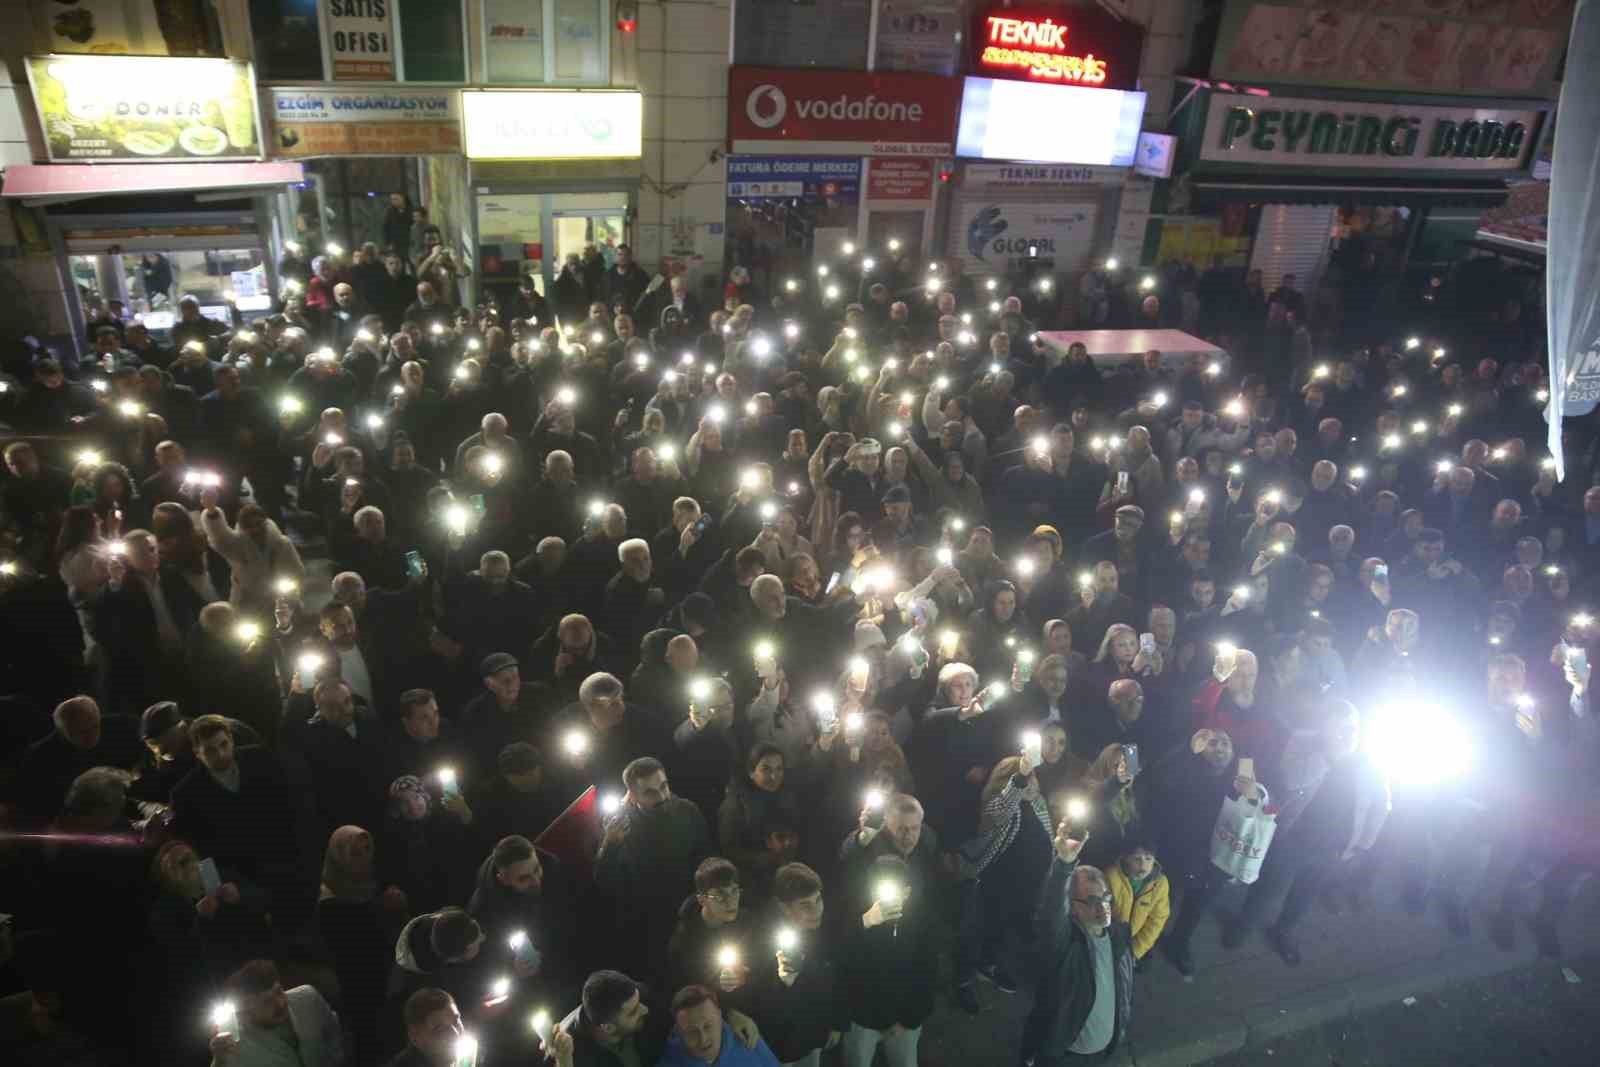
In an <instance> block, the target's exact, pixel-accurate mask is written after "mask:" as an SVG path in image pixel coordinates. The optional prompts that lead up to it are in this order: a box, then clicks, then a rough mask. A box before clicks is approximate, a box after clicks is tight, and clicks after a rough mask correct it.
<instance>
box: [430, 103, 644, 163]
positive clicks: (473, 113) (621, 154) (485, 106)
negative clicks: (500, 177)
mask: <svg viewBox="0 0 1600 1067" xmlns="http://www.w3.org/2000/svg"><path fill="white" fill-rule="evenodd" d="M461 115H462V126H463V130H464V134H465V137H464V140H465V143H466V153H467V158H469V159H638V158H639V156H640V154H641V153H642V151H643V147H644V105H643V98H642V97H641V96H640V94H639V93H637V92H634V91H631V90H620V89H502V90H492V91H469V92H463V93H462V94H461Z"/></svg>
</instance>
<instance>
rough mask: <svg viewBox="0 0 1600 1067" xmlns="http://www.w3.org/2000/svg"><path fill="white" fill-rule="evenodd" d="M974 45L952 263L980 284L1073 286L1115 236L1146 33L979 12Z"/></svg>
mask: <svg viewBox="0 0 1600 1067" xmlns="http://www.w3.org/2000/svg"><path fill="white" fill-rule="evenodd" d="M969 40H970V41H971V44H972V48H971V64H970V67H971V70H972V71H973V72H974V76H971V77H967V78H965V79H963V80H962V93H961V117H960V123H959V126H958V130H957V134H956V155H957V156H959V157H960V158H961V160H962V162H961V165H960V167H959V168H958V170H957V172H956V175H955V188H954V196H953V197H952V200H951V204H950V212H949V218H948V223H947V226H946V228H945V253H946V254H947V255H948V256H950V257H951V258H952V259H956V260H959V261H960V262H961V264H962V267H963V268H964V269H965V270H966V272H967V273H969V274H973V275H978V276H982V275H1013V276H1019V277H1022V276H1027V277H1031V276H1033V275H1036V274H1045V275H1052V276H1059V277H1061V278H1062V279H1063V280H1064V281H1065V282H1067V283H1069V284H1070V282H1071V280H1072V276H1074V275H1076V274H1078V273H1080V272H1081V271H1083V270H1084V269H1085V268H1086V267H1088V265H1089V264H1090V262H1091V261H1093V260H1094V259H1097V258H1103V257H1105V256H1106V255H1107V254H1109V252H1110V249H1111V248H1112V246H1113V243H1114V241H1115V238H1116V219H1117V207H1118V204H1119V202H1120V200H1121V197H1122V189H1123V185H1124V183H1125V182H1126V180H1127V178H1128V173H1129V168H1130V167H1132V165H1133V163H1134V159H1135V149H1136V147H1137V144H1138V140H1139V131H1140V124H1141V123H1142V121H1143V118H1144V107H1145V94H1144V93H1142V92H1139V91H1137V89H1136V88H1135V86H1136V85H1137V82H1138V70H1139V57H1140V52H1141V49H1142V46H1143V37H1142V33H1141V31H1140V30H1139V29H1138V28H1137V27H1134V26H1129V25H1128V24H1126V23H1122V22H1119V21H1118V20H1115V19H1111V18H1109V17H1108V16H1105V15H1104V14H1103V13H1101V12H1098V11H1093V10H1079V9H1072V10H1070V11H1069V10H1062V9H1055V10H1051V11H1039V12H1033V11H1028V10H1025V9H1017V8H1009V7H1008V8H995V9H991V10H987V11H980V12H978V13H977V14H976V15H975V16H974V18H973V22H972V33H971V35H970V36H969ZM980 75H981V76H980Z"/></svg>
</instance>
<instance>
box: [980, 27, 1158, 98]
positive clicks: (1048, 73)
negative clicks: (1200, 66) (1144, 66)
mask: <svg viewBox="0 0 1600 1067" xmlns="http://www.w3.org/2000/svg"><path fill="white" fill-rule="evenodd" d="M973 41H974V51H975V55H974V60H973V62H974V69H975V70H976V71H978V72H981V73H984V74H988V75H990V76H992V77H996V78H1025V79H1029V80H1032V81H1042V82H1050V83H1053V84H1056V85H1083V86H1089V87H1091V88H1098V89H1132V88H1135V87H1136V85H1137V82H1138V77H1139V53H1140V51H1141V50H1142V47H1143V43H1144V34H1143V31H1141V30H1140V29H1139V28H1138V27H1137V26H1134V25H1132V24H1130V23H1127V22H1123V21H1121V20H1118V19H1114V18H1111V17H1109V16H1108V15H1106V14H1105V13H1104V12H1100V11H1096V10H1092V9H1080V8H1069V9H1061V8H1057V9H1054V10H1048V11H1024V10H1018V9H1016V8H1010V7H1001V8H994V9H992V10H990V11H986V12H980V13H979V14H978V16H977V18H976V25H975V32H974V35H973Z"/></svg>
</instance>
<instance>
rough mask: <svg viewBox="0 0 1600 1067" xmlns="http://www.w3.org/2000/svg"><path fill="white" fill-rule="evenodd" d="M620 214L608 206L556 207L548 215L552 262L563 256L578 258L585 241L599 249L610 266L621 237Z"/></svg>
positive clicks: (585, 244)
mask: <svg viewBox="0 0 1600 1067" xmlns="http://www.w3.org/2000/svg"><path fill="white" fill-rule="evenodd" d="M622 223H623V214H622V212H621V211H612V210H610V209H605V208H602V209H599V210H595V209H588V208H576V209H567V210H561V211H556V212H555V213H554V215H553V216H552V219H551V225H552V227H553V228H554V239H555V240H554V244H555V262H556V263H562V262H565V260H566V258H567V256H569V255H574V256H578V257H579V258H582V256H583V251H584V249H585V248H587V247H588V246H589V245H594V246H595V248H597V249H599V250H600V255H601V256H603V257H604V258H605V261H606V266H607V267H610V266H611V265H612V264H613V263H615V262H616V261H617V245H619V244H624V243H625V242H624V241H623V239H622Z"/></svg>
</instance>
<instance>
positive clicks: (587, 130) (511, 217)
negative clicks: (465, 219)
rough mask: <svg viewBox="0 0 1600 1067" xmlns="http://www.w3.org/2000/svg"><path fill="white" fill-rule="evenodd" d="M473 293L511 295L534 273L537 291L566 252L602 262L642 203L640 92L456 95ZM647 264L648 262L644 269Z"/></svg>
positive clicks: (625, 238) (611, 257)
mask: <svg viewBox="0 0 1600 1067" xmlns="http://www.w3.org/2000/svg"><path fill="white" fill-rule="evenodd" d="M461 98H462V99H461V109H462V118H463V125H464V150H465V153H466V158H467V166H468V185H469V188H470V196H471V205H472V210H471V213H470V217H471V218H472V219H473V223H474V229H475V233H474V234H472V235H466V237H465V239H466V240H467V241H468V244H469V246H470V247H471V248H472V249H474V250H475V255H474V257H473V259H474V261H475V262H476V264H477V276H478V284H479V286H480V289H479V292H480V294H483V293H484V292H485V290H486V289H487V290H490V291H493V292H495V293H496V294H497V296H498V297H499V299H500V300H501V302H502V303H505V302H507V301H509V299H510V296H511V294H512V293H513V292H514V291H515V289H516V286H517V281H518V279H519V278H520V277H522V276H524V275H532V276H533V277H534V278H536V279H539V280H540V281H541V282H542V289H543V291H544V292H547V293H548V292H549V291H550V286H551V284H552V283H553V282H554V281H555V278H556V275H557V274H558V273H559V272H560V270H561V264H562V263H563V262H564V261H565V260H566V259H567V257H569V256H574V255H576V256H581V255H582V254H583V252H584V250H585V249H586V248H587V247H588V246H591V245H592V246H594V247H595V248H596V249H597V250H598V251H599V252H600V254H601V255H602V256H603V257H604V258H605V260H606V263H607V265H608V266H609V265H610V264H611V263H614V262H615V259H616V247H617V246H618V245H620V244H625V243H629V240H630V238H629V231H630V227H631V226H632V224H633V220H634V219H635V218H636V217H637V215H638V210H639V184H640V162H639V161H640V157H641V155H642V153H643V147H644V140H643V138H644V111H643V99H642V97H641V95H640V94H639V93H638V92H635V91H632V90H621V89H506V90H469V91H465V92H463V93H462V94H461ZM653 265H654V264H645V266H646V267H647V268H648V267H651V266H653Z"/></svg>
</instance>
